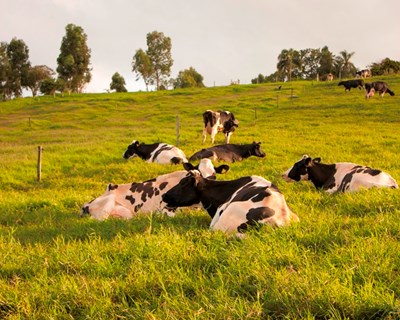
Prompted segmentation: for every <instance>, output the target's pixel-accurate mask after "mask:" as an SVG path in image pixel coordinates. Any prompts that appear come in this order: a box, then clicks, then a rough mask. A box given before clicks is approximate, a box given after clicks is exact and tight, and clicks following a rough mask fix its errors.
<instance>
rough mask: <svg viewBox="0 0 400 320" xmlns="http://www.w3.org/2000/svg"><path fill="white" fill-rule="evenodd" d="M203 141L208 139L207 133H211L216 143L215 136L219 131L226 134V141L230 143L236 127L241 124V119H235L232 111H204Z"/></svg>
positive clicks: (212, 140)
mask: <svg viewBox="0 0 400 320" xmlns="http://www.w3.org/2000/svg"><path fill="white" fill-rule="evenodd" d="M203 122H204V129H203V143H204V142H205V141H206V137H207V134H209V135H211V143H212V144H214V139H215V136H216V134H217V133H218V132H223V133H224V135H225V143H229V139H230V137H231V135H232V133H233V132H234V131H235V127H238V126H239V121H238V120H236V119H235V116H234V115H233V113H232V112H229V111H212V110H207V111H206V112H204V113H203Z"/></svg>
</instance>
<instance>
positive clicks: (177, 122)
mask: <svg viewBox="0 0 400 320" xmlns="http://www.w3.org/2000/svg"><path fill="white" fill-rule="evenodd" d="M179 128H180V124H179V116H176V146H177V147H179V144H180V142H179V138H180V132H179Z"/></svg>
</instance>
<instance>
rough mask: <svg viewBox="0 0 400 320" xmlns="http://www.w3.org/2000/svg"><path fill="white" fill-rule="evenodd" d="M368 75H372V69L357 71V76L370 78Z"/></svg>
mask: <svg viewBox="0 0 400 320" xmlns="http://www.w3.org/2000/svg"><path fill="white" fill-rule="evenodd" d="M368 77H369V78H371V77H372V73H371V70H368V69H363V70H360V71H357V72H356V78H368Z"/></svg>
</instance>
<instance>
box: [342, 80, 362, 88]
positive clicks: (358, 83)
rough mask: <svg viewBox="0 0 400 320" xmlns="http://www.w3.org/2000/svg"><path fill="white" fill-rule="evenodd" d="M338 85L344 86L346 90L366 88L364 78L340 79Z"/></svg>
mask: <svg viewBox="0 0 400 320" xmlns="http://www.w3.org/2000/svg"><path fill="white" fill-rule="evenodd" d="M338 86H344V91H347V90H349V91H350V90H351V88H358V89H360V90H361V89H362V88H364V80H362V79H354V80H347V81H340V82H339V83H338Z"/></svg>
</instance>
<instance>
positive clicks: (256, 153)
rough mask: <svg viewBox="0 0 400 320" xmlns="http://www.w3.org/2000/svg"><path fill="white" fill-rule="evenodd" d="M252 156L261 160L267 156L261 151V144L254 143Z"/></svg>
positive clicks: (251, 151)
mask: <svg viewBox="0 0 400 320" xmlns="http://www.w3.org/2000/svg"><path fill="white" fill-rule="evenodd" d="M250 154H251V155H252V156H256V157H260V158H264V157H265V156H266V154H265V152H264V151H262V150H261V142H255V141H253V143H252V146H251V150H250Z"/></svg>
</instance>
